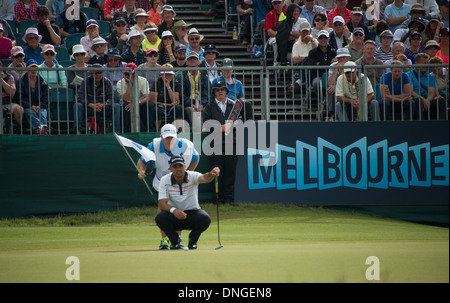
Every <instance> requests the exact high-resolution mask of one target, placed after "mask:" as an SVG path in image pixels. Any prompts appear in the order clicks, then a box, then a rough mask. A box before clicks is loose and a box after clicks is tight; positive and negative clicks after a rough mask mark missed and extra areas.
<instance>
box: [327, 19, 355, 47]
mask: <svg viewBox="0 0 450 303" xmlns="http://www.w3.org/2000/svg"><path fill="white" fill-rule="evenodd" d="M351 38H352V36H351V33H350V31H349V30H348V27H347V25H346V24H345V21H344V18H342V17H341V16H336V17H334V19H333V31H332V32H331V33H330V45H331V47H333V48H335V49H338V48H341V47H345V46H346V45H348V44H350V42H351V41H352V40H351Z"/></svg>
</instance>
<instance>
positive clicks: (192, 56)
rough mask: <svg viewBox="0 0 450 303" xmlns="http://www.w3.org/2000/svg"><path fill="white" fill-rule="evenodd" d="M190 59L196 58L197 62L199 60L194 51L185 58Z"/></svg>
mask: <svg viewBox="0 0 450 303" xmlns="http://www.w3.org/2000/svg"><path fill="white" fill-rule="evenodd" d="M190 58H197V60H199V59H200V57H199V56H198V54H197V53H196V52H194V51H192V52H190V53H189V54H188V55H187V56H186V60H187V59H190Z"/></svg>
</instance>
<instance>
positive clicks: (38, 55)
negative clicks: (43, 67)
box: [22, 27, 57, 64]
mask: <svg viewBox="0 0 450 303" xmlns="http://www.w3.org/2000/svg"><path fill="white" fill-rule="evenodd" d="M22 40H23V41H24V42H25V43H26V44H27V46H25V47H24V49H23V52H24V53H25V61H26V62H28V60H30V59H33V60H35V61H36V62H37V63H38V64H41V63H42V62H44V57H43V56H42V47H41V46H40V45H39V42H40V41H41V40H42V36H41V35H39V33H38V30H37V28H35V27H29V28H27V30H26V32H25V35H24V36H23V37H22ZM55 62H56V59H55ZM56 63H57V62H56Z"/></svg>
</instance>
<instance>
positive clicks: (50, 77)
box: [39, 44, 67, 87]
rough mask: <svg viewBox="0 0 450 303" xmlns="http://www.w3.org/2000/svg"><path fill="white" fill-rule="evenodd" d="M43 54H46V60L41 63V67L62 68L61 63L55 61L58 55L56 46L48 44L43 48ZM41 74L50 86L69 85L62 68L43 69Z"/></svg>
mask: <svg viewBox="0 0 450 303" xmlns="http://www.w3.org/2000/svg"><path fill="white" fill-rule="evenodd" d="M42 56H44V62H43V63H42V64H41V65H39V67H40V68H52V69H59V68H62V66H61V65H59V64H55V63H54V61H53V60H54V58H55V56H56V51H55V47H54V46H53V45H51V44H46V45H44V47H43V48H42ZM39 76H40V77H41V78H42V79H44V81H45V82H47V84H48V86H49V87H67V78H66V73H65V72H64V71H63V70H62V69H59V70H55V71H53V70H41V71H39Z"/></svg>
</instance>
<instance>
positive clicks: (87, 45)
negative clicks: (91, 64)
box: [80, 19, 99, 59]
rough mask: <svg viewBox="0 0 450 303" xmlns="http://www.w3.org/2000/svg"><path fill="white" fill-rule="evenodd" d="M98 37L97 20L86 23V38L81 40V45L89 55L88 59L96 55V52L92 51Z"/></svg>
mask: <svg viewBox="0 0 450 303" xmlns="http://www.w3.org/2000/svg"><path fill="white" fill-rule="evenodd" d="M97 37H99V33H98V23H97V21H96V20H94V19H90V20H88V21H87V22H86V36H84V37H83V38H81V39H80V44H81V45H83V47H84V50H85V51H87V53H88V57H87V59H89V58H90V57H91V56H93V55H95V51H94V50H93V49H92V41H93V40H94V39H95V38H97Z"/></svg>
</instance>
